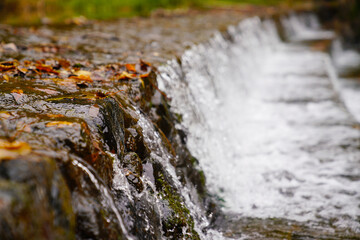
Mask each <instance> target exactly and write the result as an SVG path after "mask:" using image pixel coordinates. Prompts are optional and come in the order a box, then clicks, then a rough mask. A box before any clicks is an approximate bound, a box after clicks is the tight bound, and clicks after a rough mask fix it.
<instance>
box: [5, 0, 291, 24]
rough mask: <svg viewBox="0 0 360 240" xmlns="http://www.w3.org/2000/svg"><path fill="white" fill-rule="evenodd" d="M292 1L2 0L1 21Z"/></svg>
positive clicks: (104, 16) (56, 19)
mask: <svg viewBox="0 0 360 240" xmlns="http://www.w3.org/2000/svg"><path fill="white" fill-rule="evenodd" d="M291 1H292V0H0V21H2V22H6V23H15V24H16V23H20V24H21V23H29V24H34V23H40V20H41V19H44V18H45V17H46V18H48V19H51V20H52V21H54V22H61V21H63V20H64V19H68V18H71V17H76V16H85V17H86V18H90V19H114V18H118V17H131V16H135V15H136V16H148V15H149V14H150V13H151V11H153V10H154V9H158V8H167V9H173V8H189V7H200V8H201V7H205V6H209V5H210V6H211V5H228V4H239V3H240V4H241V3H246V4H267V5H269V4H278V3H280V2H291Z"/></svg>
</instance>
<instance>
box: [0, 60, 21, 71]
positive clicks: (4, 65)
mask: <svg viewBox="0 0 360 240" xmlns="http://www.w3.org/2000/svg"><path fill="white" fill-rule="evenodd" d="M18 65H19V62H18V61H7V62H0V71H8V70H11V69H15V68H16V67H17V66H18Z"/></svg>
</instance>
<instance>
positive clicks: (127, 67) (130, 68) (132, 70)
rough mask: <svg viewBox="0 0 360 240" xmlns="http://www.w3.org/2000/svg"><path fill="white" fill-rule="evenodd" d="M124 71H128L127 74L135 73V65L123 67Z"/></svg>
mask: <svg viewBox="0 0 360 240" xmlns="http://www.w3.org/2000/svg"><path fill="white" fill-rule="evenodd" d="M125 67H126V69H127V70H128V71H129V72H136V69H135V64H129V63H128V64H126V65H125Z"/></svg>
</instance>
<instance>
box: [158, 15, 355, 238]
mask: <svg viewBox="0 0 360 240" xmlns="http://www.w3.org/2000/svg"><path fill="white" fill-rule="evenodd" d="M280 25H281V26H280V27H281V28H282V29H283V30H284V31H285V35H286V37H287V40H288V41H286V42H283V41H282V40H281V39H280V36H279V34H278V30H277V26H276V23H275V22H274V21H272V20H267V19H265V20H261V19H260V18H257V17H255V18H250V19H246V20H243V21H242V22H240V23H239V24H238V25H237V26H230V27H229V28H228V35H229V36H227V35H226V36H227V37H225V35H222V34H220V33H219V32H218V33H215V34H214V37H213V38H212V39H211V40H210V41H209V42H207V43H204V44H200V45H195V46H193V47H192V48H191V49H190V50H188V51H186V52H185V53H184V54H183V56H181V58H180V60H173V61H170V62H168V64H167V65H165V66H163V67H161V68H160V69H159V71H160V73H161V74H160V76H159V77H158V81H159V85H160V88H161V89H162V90H163V91H165V92H166V93H167V95H168V97H169V98H171V108H172V111H173V112H175V113H177V114H179V115H180V116H181V119H182V121H181V123H180V124H178V126H177V128H178V129H181V130H183V131H185V132H186V133H187V147H188V148H189V149H190V151H191V153H192V154H193V155H194V156H195V157H196V158H198V159H199V162H200V167H201V168H202V169H203V170H204V172H205V176H206V180H207V187H208V188H209V189H210V192H211V193H212V194H213V195H214V198H216V199H218V200H219V202H220V203H221V204H222V205H223V207H222V209H223V211H224V212H225V213H236V214H238V215H240V216H244V217H258V218H264V219H265V218H285V219H290V220H295V221H301V222H305V221H308V222H309V221H310V222H314V223H315V222H329V221H332V224H333V226H337V227H345V228H350V229H352V230H353V231H355V232H360V224H359V222H358V220H356V219H357V217H358V216H359V215H360V209H359V206H358V203H359V201H358V200H359V197H360V191H359V189H360V179H359V176H360V170H359V160H360V158H359V156H360V149H359V147H358V146H359V139H360V133H359V130H358V129H356V127H354V126H355V125H356V124H357V122H356V120H355V117H354V116H353V115H352V114H351V113H350V112H349V110H348V109H347V106H346V104H345V103H343V100H342V96H341V93H342V92H341V91H338V89H337V88H338V87H337V86H336V85H337V84H338V82H339V79H338V77H337V75H336V70H335V68H334V66H333V64H332V61H331V59H330V56H329V54H328V53H326V52H321V51H315V50H313V49H312V47H311V46H312V45H311V43H312V41H316V40H331V39H332V38H334V36H335V35H334V33H333V32H331V31H325V30H322V29H321V27H320V24H319V23H318V21H317V19H316V17H315V16H314V15H311V14H304V15H300V16H299V15H295V14H291V15H289V16H286V17H283V18H281V20H280Z"/></svg>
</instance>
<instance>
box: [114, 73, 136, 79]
mask: <svg viewBox="0 0 360 240" xmlns="http://www.w3.org/2000/svg"><path fill="white" fill-rule="evenodd" d="M133 78H136V74H133V73H128V72H126V71H123V72H122V73H121V74H120V75H119V76H118V77H117V79H118V80H124V79H133Z"/></svg>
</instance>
